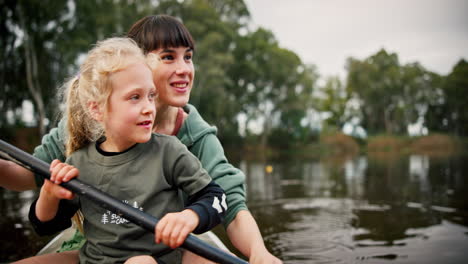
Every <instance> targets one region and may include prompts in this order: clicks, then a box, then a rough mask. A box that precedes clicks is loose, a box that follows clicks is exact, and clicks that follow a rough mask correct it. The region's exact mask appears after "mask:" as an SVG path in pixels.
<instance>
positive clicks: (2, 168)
mask: <svg viewBox="0 0 468 264" xmlns="http://www.w3.org/2000/svg"><path fill="white" fill-rule="evenodd" d="M0 187H3V188H6V189H9V190H13V191H18V192H20V191H26V190H33V189H35V188H36V182H35V181H34V175H33V173H32V172H30V171H29V170H27V169H25V168H23V167H21V166H20V165H18V164H16V163H14V162H11V161H8V160H3V159H0Z"/></svg>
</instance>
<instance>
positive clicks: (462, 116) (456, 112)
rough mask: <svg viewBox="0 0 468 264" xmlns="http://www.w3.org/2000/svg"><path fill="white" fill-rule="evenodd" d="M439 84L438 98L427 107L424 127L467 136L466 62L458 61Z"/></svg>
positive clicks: (467, 90)
mask: <svg viewBox="0 0 468 264" xmlns="http://www.w3.org/2000/svg"><path fill="white" fill-rule="evenodd" d="M439 82H440V83H442V84H441V85H440V86H441V89H440V93H439V97H438V100H434V101H433V102H432V104H430V105H429V110H428V111H427V114H426V116H425V119H426V125H427V126H428V128H429V129H430V130H432V131H437V132H446V133H447V132H448V133H452V134H455V135H458V136H464V137H466V136H468V104H466V98H468V62H467V61H465V60H460V61H459V62H458V63H457V64H456V65H455V66H454V68H453V70H452V72H451V73H450V74H449V75H448V76H447V77H446V78H442V80H439Z"/></svg>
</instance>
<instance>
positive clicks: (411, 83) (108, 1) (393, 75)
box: [0, 0, 468, 148]
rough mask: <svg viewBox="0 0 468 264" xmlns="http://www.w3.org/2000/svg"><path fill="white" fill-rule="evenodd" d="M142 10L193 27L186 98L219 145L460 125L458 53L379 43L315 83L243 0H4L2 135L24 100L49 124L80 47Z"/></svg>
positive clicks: (464, 90)
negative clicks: (446, 69) (434, 59)
mask: <svg viewBox="0 0 468 264" xmlns="http://www.w3.org/2000/svg"><path fill="white" fill-rule="evenodd" d="M149 14H169V15H173V16H176V17H179V18H180V19H181V20H182V21H183V22H184V24H185V25H186V26H187V27H188V28H189V30H190V31H191V33H192V34H193V36H194V38H195V40H196V52H195V58H194V61H195V67H196V78H195V85H194V89H193V91H192V97H191V103H192V104H194V105H195V106H197V108H198V109H199V111H200V112H201V113H202V115H203V117H204V118H205V119H206V120H207V121H208V122H210V123H212V124H216V125H217V127H218V129H219V135H220V137H221V138H222V140H223V142H225V143H228V142H229V143H231V144H238V143H241V142H245V141H246V140H247V142H256V143H260V144H261V145H266V144H270V145H273V146H276V147H281V148H283V147H290V146H293V145H296V146H297V145H298V144H306V143H310V142H314V141H316V140H317V138H318V135H319V133H320V131H323V130H324V129H335V130H340V129H342V128H343V126H344V125H345V124H347V125H351V126H353V127H355V128H362V130H364V131H366V132H367V133H368V134H378V133H391V134H406V133H407V131H406V129H407V127H408V125H410V124H413V123H417V122H419V123H420V124H421V125H422V127H425V128H426V129H428V130H429V131H430V132H445V133H450V134H455V135H459V136H467V134H468V111H467V110H468V109H467V108H468V106H467V104H465V102H464V101H465V100H466V98H468V65H467V62H466V61H464V60H460V62H459V63H458V64H456V65H455V66H454V69H453V71H452V72H451V73H450V74H449V75H448V76H440V75H438V74H436V73H432V72H429V71H427V70H426V69H424V67H423V66H422V65H420V64H419V63H412V64H406V65H402V64H401V63H400V62H399V60H398V56H397V54H393V53H389V52H387V51H385V50H381V51H379V52H377V53H376V54H374V55H371V56H370V57H368V58H366V59H364V60H358V59H354V58H349V59H348V60H347V63H346V67H347V77H346V79H345V80H341V79H340V78H338V77H336V76H332V77H327V78H326V79H325V81H324V82H323V84H322V82H319V79H320V78H322V77H320V76H319V75H318V71H317V68H316V67H315V66H314V65H307V64H305V63H304V62H302V60H301V58H299V57H298V55H297V54H295V53H294V52H292V51H290V50H288V49H285V48H282V47H280V46H279V44H278V41H277V40H276V39H275V36H274V35H273V34H272V32H271V31H269V30H268V29H265V28H261V27H260V28H255V29H251V26H250V22H251V21H250V20H251V17H250V13H249V10H248V8H247V6H246V5H245V3H244V2H243V1H238V0H186V1H177V0H159V1H115V0H100V1H78V0H69V1H54V0H44V1H39V0H37V1H34V0H30V1H22V0H19V1H13V0H3V1H1V3H0V32H1V40H0V47H1V51H2V52H1V54H0V56H1V57H0V89H1V90H0V94H1V95H0V96H1V97H0V108H1V112H0V132H1V134H2V137H3V135H7V134H10V135H12V134H14V133H15V130H16V129H17V128H18V127H24V126H25V125H28V124H23V123H22V120H23V114H24V113H23V108H24V107H23V104H24V101H25V100H27V101H30V102H32V104H33V106H34V120H35V124H33V125H34V126H37V127H38V128H39V131H40V133H41V134H43V133H45V132H46V131H47V130H48V129H50V128H51V127H53V126H55V122H56V121H57V110H58V109H59V105H58V102H59V99H58V97H57V87H59V86H60V85H61V84H62V83H63V82H64V80H65V78H66V77H68V76H71V75H73V74H76V72H77V69H78V66H77V65H78V63H79V61H80V55H82V54H84V52H86V51H87V50H89V49H90V47H91V45H92V44H93V43H95V42H96V41H97V40H100V39H104V38H107V37H111V36H122V35H124V34H125V32H126V30H127V29H128V28H129V27H130V26H131V25H132V23H134V22H135V21H136V20H138V19H139V18H141V17H143V16H146V15H149ZM29 125H31V124H29ZM356 131H358V130H356ZM38 137H39V135H38Z"/></svg>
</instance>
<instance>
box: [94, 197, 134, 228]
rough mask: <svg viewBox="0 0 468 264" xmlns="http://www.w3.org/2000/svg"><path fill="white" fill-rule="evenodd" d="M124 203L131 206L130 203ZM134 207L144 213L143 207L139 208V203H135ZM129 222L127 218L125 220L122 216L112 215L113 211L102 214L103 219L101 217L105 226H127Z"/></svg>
mask: <svg viewBox="0 0 468 264" xmlns="http://www.w3.org/2000/svg"><path fill="white" fill-rule="evenodd" d="M122 202H124V203H126V204H130V202H129V201H127V200H123V201H122ZM132 206H133V207H134V208H137V209H139V210H140V211H143V208H142V207H139V206H138V203H137V202H136V201H135V202H133V204H132ZM128 222H129V221H128V220H127V219H125V218H123V217H122V216H120V215H118V214H114V213H112V212H111V211H109V210H107V211H106V212H105V213H103V214H102V217H101V223H103V224H115V225H120V224H126V223H128Z"/></svg>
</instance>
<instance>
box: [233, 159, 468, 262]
mask: <svg viewBox="0 0 468 264" xmlns="http://www.w3.org/2000/svg"><path fill="white" fill-rule="evenodd" d="M467 161H468V159H467V157H466V156H457V157H451V158H449V157H445V158H444V157H438V158H436V157H428V156H419V155H411V156H390V155H383V156H373V157H357V158H350V159H331V160H308V161H304V160H302V161H299V160H294V159H291V161H281V162H276V163H275V162H266V163H252V162H250V163H249V162H242V164H241V167H242V169H243V170H244V171H246V172H247V175H248V181H247V182H248V185H247V186H248V194H249V208H250V209H251V211H252V213H253V215H254V216H255V218H256V219H257V221H258V223H259V224H260V225H261V229H262V233H263V234H264V237H265V240H266V244H267V246H268V248H269V249H270V250H271V251H272V252H273V253H274V254H275V255H277V256H279V257H280V258H281V259H283V260H284V262H285V263H468V199H466V197H467V196H466V193H467V192H468V163H467ZM268 165H270V166H272V167H273V172H272V173H267V172H266V171H265V167H266V166H268Z"/></svg>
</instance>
